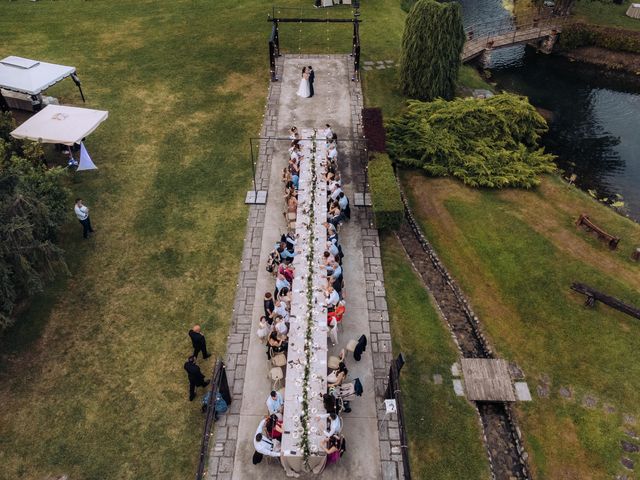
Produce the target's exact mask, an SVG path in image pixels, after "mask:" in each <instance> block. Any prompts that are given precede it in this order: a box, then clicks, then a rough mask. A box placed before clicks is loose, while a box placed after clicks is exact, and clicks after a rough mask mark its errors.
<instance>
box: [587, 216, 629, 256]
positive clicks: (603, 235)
mask: <svg viewBox="0 0 640 480" xmlns="http://www.w3.org/2000/svg"><path fill="white" fill-rule="evenodd" d="M576 225H577V226H578V227H579V226H581V225H584V226H585V227H586V228H587V229H588V230H591V231H593V232H596V233H597V234H598V238H600V239H602V240H605V241H606V242H607V243H608V244H609V248H610V249H611V250H615V249H616V248H618V243H619V242H620V238H618V237H614V236H613V235H611V234H610V233H607V232H605V231H604V230H602V229H601V228H600V227H598V226H597V225H595V224H594V223H593V222H592V221H591V220H589V217H588V216H587V214H586V213H583V214H581V215H580V217H578V220H577V221H576Z"/></svg>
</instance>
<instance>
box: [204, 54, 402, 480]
mask: <svg viewBox="0 0 640 480" xmlns="http://www.w3.org/2000/svg"><path fill="white" fill-rule="evenodd" d="M351 60H352V59H351V58H350V57H348V56H343V55H332V56H327V55H317V56H312V55H306V56H303V57H300V56H297V55H296V56H287V57H281V58H279V60H278V76H279V77H283V78H282V80H283V81H281V82H275V83H272V84H271V85H270V89H269V97H268V104H267V110H266V112H265V121H264V125H263V129H262V135H263V136H277V135H279V136H286V130H287V129H288V126H289V125H290V124H293V123H295V124H296V125H297V126H298V128H307V127H309V126H318V127H320V126H321V125H322V123H325V122H329V123H331V124H332V126H334V130H335V131H336V132H337V133H338V136H339V140H338V141H339V150H340V158H341V160H342V162H341V169H342V174H343V183H344V184H345V185H344V188H345V191H346V192H347V194H348V196H349V198H350V199H351V202H352V218H351V221H350V222H349V223H347V224H346V225H345V227H343V229H342V231H341V234H340V236H341V243H342V244H343V248H344V249H345V253H346V257H345V279H346V292H347V298H346V299H347V314H346V316H345V326H344V328H343V329H342V331H341V332H340V339H339V340H340V341H339V345H341V346H343V345H344V344H346V342H347V341H348V340H349V339H351V338H357V336H359V334H361V333H365V334H367V337H368V339H369V346H368V348H367V352H366V353H365V354H364V356H363V360H362V361H361V362H355V361H353V359H352V358H350V360H349V359H348V360H347V365H348V367H349V368H350V378H351V379H353V378H355V377H359V378H361V380H363V384H364V386H365V394H364V395H363V397H362V398H359V399H357V400H355V401H354V402H353V412H352V413H349V414H345V415H344V417H343V418H344V420H345V427H344V433H345V436H346V438H347V453H346V454H345V457H344V458H343V459H341V461H340V463H338V464H337V465H335V466H332V467H329V468H328V469H327V470H326V471H325V472H326V473H325V474H324V475H322V476H325V477H327V478H332V479H340V478H349V479H354V478H382V479H385V480H386V479H389V480H391V479H397V478H401V477H402V457H401V454H400V442H399V430H398V425H397V420H396V418H395V416H394V417H392V418H390V419H389V421H388V422H385V423H384V425H382V427H381V426H380V421H381V420H382V418H383V416H384V411H383V409H382V407H381V405H382V396H381V395H382V393H383V392H384V389H385V387H386V375H387V371H388V367H389V364H390V362H391V360H392V354H391V337H390V333H389V316H388V312H387V305H386V300H385V290H384V279H383V273H382V265H381V259H380V248H379V241H378V232H377V230H376V229H375V228H373V226H372V224H373V218H372V212H371V211H370V209H369V208H358V207H353V197H354V195H353V194H354V192H356V191H362V188H363V186H364V176H363V169H362V165H363V163H362V162H363V158H361V152H356V151H354V149H352V148H349V146H348V145H345V144H344V143H342V144H340V138H347V137H360V136H361V135H362V125H361V114H360V113H361V109H362V92H361V87H360V84H359V83H358V82H351V81H350V79H351V77H352V75H353V64H352V61H351ZM309 63H311V64H313V65H314V69H315V70H316V97H314V99H311V102H315V103H316V106H315V108H311V105H312V103H311V102H309V101H308V100H302V101H304V102H309V103H308V104H305V105H303V106H302V108H298V107H296V105H292V104H291V101H292V98H293V100H294V101H295V100H296V97H295V90H294V91H293V94H292V92H291V91H290V90H291V86H292V85H295V88H296V89H297V84H296V80H295V79H297V78H299V74H298V72H297V71H296V70H297V68H298V67H300V65H306V64H309ZM298 64H300V65H298ZM325 67H326V68H325ZM285 68H286V69H287V71H285ZM289 70H290V71H289ZM327 72H332V73H327ZM292 79H294V80H292ZM283 86H284V88H287V89H288V90H289V91H285V92H284V94H283ZM345 96H346V98H345ZM325 107H326V110H324V109H325ZM323 110H324V111H323ZM338 110H340V114H339V115H338V117H339V118H335V115H336V113H338V112H337V111H338ZM325 112H326V113H325ZM279 113H280V118H278V114H279ZM289 117H290V118H289ZM310 121H313V123H312V124H311V125H308V123H309V122H310ZM278 143H282V142H273V141H271V142H263V144H262V145H261V146H260V152H259V157H258V166H257V174H256V175H257V176H256V181H257V183H258V188H259V189H262V190H269V199H270V200H271V202H269V203H268V205H267V206H265V205H252V206H250V207H249V217H248V220H247V233H246V236H245V247H244V250H243V257H242V264H241V271H240V274H239V278H238V288H237V292H236V300H235V304H234V312H233V319H232V326H231V330H230V335H229V340H228V350H227V357H226V365H227V376H228V379H229V384H230V386H231V389H232V392H233V399H234V401H233V403H232V405H231V406H230V409H229V412H228V413H227V414H225V415H223V416H221V418H220V419H219V420H218V422H216V424H215V430H214V434H213V438H212V441H211V443H210V446H211V450H210V458H209V465H208V469H207V478H208V479H229V478H237V479H247V478H263V477H264V476H268V477H270V478H285V474H284V470H283V469H282V467H280V466H279V464H277V462H274V461H270V462H269V461H268V460H267V459H266V458H265V460H263V463H261V464H260V465H258V466H254V465H252V463H251V455H252V454H253V446H252V440H251V439H252V436H253V433H254V432H255V427H256V426H257V423H258V421H259V419H260V418H261V417H262V416H263V415H264V414H265V413H266V412H265V406H264V400H265V399H266V395H267V394H268V391H269V390H270V385H269V383H270V382H269V380H268V379H267V378H266V365H267V361H266V356H265V355H264V348H263V347H262V346H261V345H260V344H259V342H258V341H257V337H256V336H255V333H254V331H255V325H254V324H256V323H257V319H258V318H259V315H260V312H261V311H262V303H261V299H262V295H263V293H264V291H267V290H272V289H273V285H272V283H273V282H272V280H271V279H270V278H269V276H268V275H266V272H265V271H264V270H265V269H264V266H265V265H264V264H265V258H266V255H267V253H268V251H270V250H271V249H272V248H273V243H274V242H275V241H276V240H277V237H278V236H279V233H280V232H279V231H276V229H275V228H268V229H267V230H266V231H265V230H264V225H265V221H266V223H267V224H268V225H269V226H271V225H273V224H274V223H273V222H280V223H282V226H281V225H280V223H276V224H277V225H278V228H284V222H283V220H282V215H281V214H280V213H279V212H281V210H282V208H281V207H282V184H281V182H280V180H279V171H280V170H281V168H282V167H283V166H284V163H283V165H282V166H280V163H281V162H284V157H285V155H283V154H282V149H283V148H284V151H285V152H286V146H285V145H278ZM345 157H347V158H349V159H350V164H348V165H345V163H344V160H345ZM274 177H275V178H274ZM273 205H275V206H276V210H275V211H274V208H273ZM270 207H271V208H270ZM278 216H279V218H278ZM263 233H265V234H266V235H263ZM360 247H361V248H360ZM356 277H360V278H361V281H359V282H357V283H358V285H355V284H354V280H356ZM265 282H268V288H266V290H265V285H266V284H265ZM257 287H258V288H257ZM263 290H264V291H263ZM360 292H366V294H365V295H361V294H360ZM350 322H351V323H350ZM362 322H364V325H363V324H362ZM356 329H357V330H356ZM337 349H338V347H336V349H334V350H333V351H331V350H330V352H331V354H336V353H337V352H336V350H337ZM247 365H249V369H247ZM263 370H264V371H263ZM245 384H246V388H245ZM239 431H240V433H239Z"/></svg>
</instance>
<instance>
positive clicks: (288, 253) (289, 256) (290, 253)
mask: <svg viewBox="0 0 640 480" xmlns="http://www.w3.org/2000/svg"><path fill="white" fill-rule="evenodd" d="M280 249H282V251H280ZM278 253H279V254H280V258H281V259H282V261H283V262H286V263H291V261H292V260H293V258H294V257H295V256H296V252H295V251H294V250H293V248H292V249H289V248H285V247H284V246H282V244H280V247H278Z"/></svg>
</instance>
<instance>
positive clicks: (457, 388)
mask: <svg viewBox="0 0 640 480" xmlns="http://www.w3.org/2000/svg"><path fill="white" fill-rule="evenodd" d="M453 391H454V392H456V395H457V396H458V397H464V389H463V388H462V380H458V379H456V380H454V381H453Z"/></svg>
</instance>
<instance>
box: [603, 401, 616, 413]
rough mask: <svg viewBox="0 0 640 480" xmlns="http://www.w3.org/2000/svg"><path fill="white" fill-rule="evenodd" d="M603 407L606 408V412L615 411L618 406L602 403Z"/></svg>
mask: <svg viewBox="0 0 640 480" xmlns="http://www.w3.org/2000/svg"><path fill="white" fill-rule="evenodd" d="M602 409H603V410H604V413H615V411H616V407H614V406H613V405H611V404H610V403H605V404H604V405H602Z"/></svg>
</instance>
